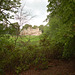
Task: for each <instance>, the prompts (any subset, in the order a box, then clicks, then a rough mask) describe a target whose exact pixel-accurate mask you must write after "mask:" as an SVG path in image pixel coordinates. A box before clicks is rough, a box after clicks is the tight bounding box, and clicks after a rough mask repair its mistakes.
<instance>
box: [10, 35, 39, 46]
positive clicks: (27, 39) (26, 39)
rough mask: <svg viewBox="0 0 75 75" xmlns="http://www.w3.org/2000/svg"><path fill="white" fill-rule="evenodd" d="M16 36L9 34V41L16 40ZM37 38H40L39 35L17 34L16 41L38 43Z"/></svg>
mask: <svg viewBox="0 0 75 75" xmlns="http://www.w3.org/2000/svg"><path fill="white" fill-rule="evenodd" d="M16 38H17V36H13V37H12V36H11V37H10V39H9V41H11V40H12V41H13V42H15V41H14V40H16ZM39 40H40V36H19V37H18V39H17V42H29V43H31V44H33V45H34V44H39Z"/></svg>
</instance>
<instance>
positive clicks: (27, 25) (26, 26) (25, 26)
mask: <svg viewBox="0 0 75 75" xmlns="http://www.w3.org/2000/svg"><path fill="white" fill-rule="evenodd" d="M28 27H32V25H29V24H25V25H24V26H23V28H22V30H23V29H27V28H28Z"/></svg>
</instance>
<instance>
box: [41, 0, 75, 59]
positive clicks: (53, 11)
mask: <svg viewBox="0 0 75 75" xmlns="http://www.w3.org/2000/svg"><path fill="white" fill-rule="evenodd" d="M48 2H49V4H48V5H47V8H48V10H47V11H48V12H50V14H49V15H48V16H47V20H48V25H49V28H48V29H47V30H46V31H45V32H44V37H42V40H41V44H42V45H44V46H46V45H47V43H48V42H49V43H50V44H49V45H48V46H47V47H49V50H50V51H51V53H53V54H52V55H53V56H54V57H56V56H55V55H57V56H58V55H59V54H60V55H59V56H62V57H63V58H71V57H74V55H75V54H74V49H75V48H74V46H73V45H72V44H73V40H74V36H75V30H74V24H75V18H74V13H75V12H74V10H75V8H74V5H75V2H74V1H72V0H66V1H63V0H48ZM54 52H55V53H54Z"/></svg>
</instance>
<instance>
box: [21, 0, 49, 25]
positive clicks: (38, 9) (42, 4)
mask: <svg viewBox="0 0 75 75" xmlns="http://www.w3.org/2000/svg"><path fill="white" fill-rule="evenodd" d="M23 4H25V7H24V10H26V11H28V12H30V13H31V15H33V16H35V17H34V18H33V19H32V20H30V21H29V22H28V23H29V24H31V25H38V26H39V25H41V24H44V25H45V24H46V23H45V22H43V21H44V20H45V19H46V17H47V7H46V6H47V4H48V2H47V0H22V5H23Z"/></svg>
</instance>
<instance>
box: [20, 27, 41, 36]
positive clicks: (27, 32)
mask: <svg viewBox="0 0 75 75" xmlns="http://www.w3.org/2000/svg"><path fill="white" fill-rule="evenodd" d="M41 34H42V31H41V30H39V28H36V29H33V28H32V27H29V28H28V29H27V30H26V29H24V30H22V31H21V32H20V35H35V36H38V35H41Z"/></svg>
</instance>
